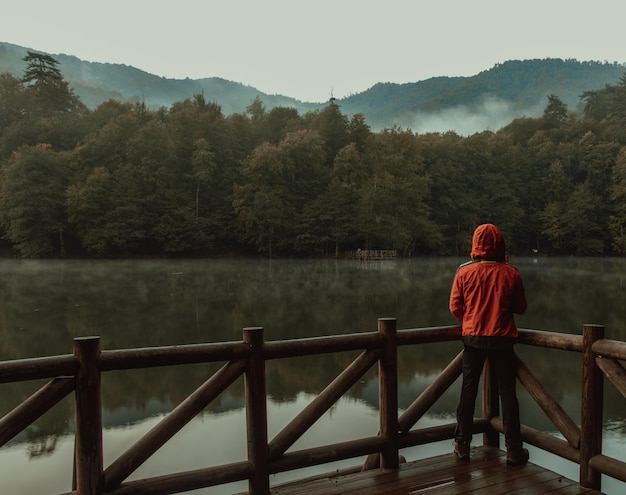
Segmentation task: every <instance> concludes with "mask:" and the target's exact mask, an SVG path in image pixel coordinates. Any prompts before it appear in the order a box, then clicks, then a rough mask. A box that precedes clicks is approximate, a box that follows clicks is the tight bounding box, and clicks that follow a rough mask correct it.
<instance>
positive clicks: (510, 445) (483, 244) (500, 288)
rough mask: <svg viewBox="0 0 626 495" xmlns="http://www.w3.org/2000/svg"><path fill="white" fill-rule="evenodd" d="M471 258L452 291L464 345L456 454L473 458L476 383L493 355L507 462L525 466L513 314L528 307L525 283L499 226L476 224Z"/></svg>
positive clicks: (452, 306)
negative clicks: (511, 261) (510, 260)
mask: <svg viewBox="0 0 626 495" xmlns="http://www.w3.org/2000/svg"><path fill="white" fill-rule="evenodd" d="M470 257H471V261H469V262H468V263H465V264H463V265H461V266H460V267H459V269H458V270H457V273H456V275H455V277H454V283H453V284H452V290H451V292H450V311H451V312H452V314H453V315H454V316H455V318H457V319H458V320H459V321H460V322H461V324H462V329H463V332H462V339H463V346H464V347H463V348H464V351H463V385H462V388H461V397H460V399H459V404H458V407H457V412H456V414H457V427H456V431H455V433H454V440H455V441H454V452H455V454H456V455H457V456H458V457H459V458H460V459H469V454H470V441H471V438H472V425H473V421H474V408H475V403H476V395H477V392H478V384H479V381H480V376H481V373H482V369H483V365H484V363H485V359H489V362H490V363H491V366H492V369H493V370H494V373H495V375H496V379H497V382H498V391H499V394H500V400H501V405H502V422H503V424H504V437H505V443H506V448H507V462H508V463H509V464H523V463H525V462H526V461H528V450H527V449H525V448H523V447H522V435H521V432H520V419H519V403H518V401H517V394H516V390H515V385H516V381H515V380H516V370H515V355H514V352H513V346H514V345H515V342H516V340H517V327H516V325H515V319H514V316H513V315H514V314H522V313H524V311H526V305H527V303H526V293H525V291H524V284H523V282H522V277H521V275H520V273H519V272H518V271H517V268H515V267H514V266H512V265H509V264H508V263H507V262H506V246H505V242H504V238H503V237H502V233H501V232H500V230H499V229H498V228H497V227H496V226H495V225H492V224H483V225H480V226H478V227H477V228H476V230H475V231H474V235H473V238H472V251H471V253H470Z"/></svg>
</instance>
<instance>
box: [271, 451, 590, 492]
mask: <svg viewBox="0 0 626 495" xmlns="http://www.w3.org/2000/svg"><path fill="white" fill-rule="evenodd" d="M471 452H472V453H471V460H470V461H469V462H467V461H460V460H458V459H457V458H456V457H455V456H454V454H446V455H442V456H437V457H432V458H428V459H421V460H418V461H412V462H407V463H403V464H402V465H401V466H400V469H399V470H397V471H396V470H381V469H375V470H371V471H365V472H356V473H351V474H337V475H330V476H325V477H324V476H317V477H315V478H309V479H306V480H300V481H298V482H291V483H286V484H283V485H279V486H275V487H273V488H272V490H271V493H272V494H274V495H339V494H341V495H350V494H354V495H356V494H358V495H374V494H376V495H379V494H385V495H398V494H407V495H408V494H410V495H421V494H424V495H459V494H470V493H471V494H480V495H499V494H524V495H539V494H547V493H549V494H551V495H576V494H588V495H600V492H598V491H594V490H589V489H585V488H582V487H580V486H579V484H578V482H577V481H572V480H570V479H567V478H565V477H563V476H561V475H559V474H556V473H554V472H552V471H550V470H548V469H546V468H543V467H540V466H537V465H535V464H533V463H532V462H530V463H528V464H526V465H525V466H507V464H506V455H505V453H504V452H503V451H501V450H499V449H495V448H492V447H477V448H474V449H472V451H471Z"/></svg>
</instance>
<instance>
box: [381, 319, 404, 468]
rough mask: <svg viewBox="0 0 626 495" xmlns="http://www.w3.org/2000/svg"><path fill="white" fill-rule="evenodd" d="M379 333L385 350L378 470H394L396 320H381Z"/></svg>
mask: <svg viewBox="0 0 626 495" xmlns="http://www.w3.org/2000/svg"><path fill="white" fill-rule="evenodd" d="M378 331H379V332H380V333H381V334H382V335H384V336H385V348H384V351H383V354H382V356H381V358H380V360H379V361H378V377H379V378H378V380H379V384H378V393H379V408H380V435H381V436H382V437H383V438H384V439H385V448H384V450H383V451H382V452H381V453H380V467H381V468H392V469H397V468H398V466H399V459H398V452H399V448H398V338H397V322H396V319H395V318H380V319H379V320H378Z"/></svg>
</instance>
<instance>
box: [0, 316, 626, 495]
mask: <svg viewBox="0 0 626 495" xmlns="http://www.w3.org/2000/svg"><path fill="white" fill-rule="evenodd" d="M263 333H264V331H263V328H261V327H251V328H245V329H244V330H243V340H242V341H241V342H227V343H214V344H197V345H181V346H174V347H153V348H143V349H127V350H108V351H107V350H101V349H100V340H99V338H98V337H86V338H77V339H74V354H73V355H65V356H56V357H44V358H34V359H23V360H15V361H7V362H3V363H0V383H9V382H18V381H27V380H37V379H51V380H50V381H49V382H48V383H47V384H46V385H44V386H43V387H42V388H41V389H39V390H38V391H37V392H36V393H34V394H33V395H32V396H31V397H29V398H28V399H26V400H25V401H24V402H23V403H21V404H20V405H18V406H17V407H16V408H15V409H14V410H13V411H11V412H9V413H8V414H6V415H5V416H4V417H3V418H1V419H0V447H1V446H2V445H5V444H6V443H7V442H8V441H10V440H11V439H12V438H14V437H15V436H17V435H18V434H19V433H20V432H21V431H23V430H24V429H25V428H27V427H28V426H29V425H31V424H32V423H33V422H34V421H36V420H37V419H38V418H39V417H40V416H41V415H43V414H44V413H45V412H47V411H48V410H50V409H51V408H53V407H54V406H55V405H56V404H58V403H59V402H60V401H61V400H62V399H63V398H65V397H66V396H68V395H70V394H71V393H72V392H73V393H74V397H75V415H76V425H75V429H76V430H75V458H74V478H73V491H71V492H68V495H69V494H79V495H101V494H114V495H123V494H133V495H141V494H151V495H155V494H170V493H181V492H184V491H189V490H194V489H199V488H203V487H208V486H216V485H222V484H226V483H230V482H235V481H244V480H248V486H249V493H250V494H253V495H260V494H268V493H269V491H270V484H269V479H270V475H271V474H274V473H279V472H285V471H289V470H293V469H298V468H302V467H308V466H312V465H320V464H326V463H330V462H334V461H339V460H343V459H350V458H356V457H362V456H367V457H366V461H365V465H364V466H363V469H370V468H374V467H377V466H382V467H385V468H397V467H398V465H399V458H400V457H399V453H400V450H401V449H403V448H407V447H411V446H416V445H423V444H427V443H432V442H437V441H441V440H446V439H451V438H452V437H453V434H454V427H455V425H454V424H448V425H441V426H436V427H429V428H419V429H413V428H414V426H415V424H416V423H417V421H418V420H419V419H420V418H421V417H422V416H423V415H424V414H425V413H426V412H427V411H428V410H429V409H430V407H431V406H432V405H433V404H434V403H435V401H436V400H437V399H438V398H439V397H441V395H442V394H443V393H444V392H445V391H446V390H447V388H448V387H449V386H450V385H451V384H452V383H453V382H454V381H455V380H457V378H458V377H459V376H460V374H461V362H462V352H461V353H459V354H458V355H457V356H456V357H455V358H454V359H453V360H452V362H451V363H450V364H449V365H448V366H447V367H446V368H445V369H444V370H443V371H442V372H441V374H440V375H439V376H438V377H437V378H436V379H435V380H434V381H433V382H432V383H431V384H430V385H429V386H428V387H427V388H426V389H425V390H424V391H423V392H422V393H421V394H420V395H419V397H417V398H416V399H415V401H414V402H413V403H412V404H411V405H410V406H409V407H408V408H407V409H406V410H405V411H404V412H403V413H402V414H400V415H398V375H397V350H398V349H397V348H398V346H408V345H419V344H425V343H435V342H444V341H451V340H457V339H459V337H460V328H459V327H433V328H420V329H408V330H400V331H397V329H396V320H395V319H393V318H384V319H380V320H379V321H378V332H372V333H361V334H350V335H340V336H329V337H319V338H307V339H298V340H287V341H273V342H265V341H264V338H263ZM520 343H521V344H524V345H529V346H539V347H547V348H554V349H560V350H564V351H573V352H579V353H581V354H582V367H583V379H582V405H581V424H580V426H579V425H577V424H576V423H575V422H574V421H573V420H572V419H571V418H570V417H569V416H568V415H567V414H566V413H565V412H564V410H563V409H562V408H561V407H560V405H559V404H558V403H557V402H556V401H555V400H554V399H553V398H552V397H551V395H550V394H549V392H548V391H547V390H546V389H545V388H544V387H543V386H542V384H541V383H540V382H539V380H538V379H537V378H536V377H535V376H534V375H533V374H532V372H531V370H529V369H528V368H527V367H526V366H525V365H524V363H523V362H522V361H521V360H518V378H519V381H520V382H521V383H522V385H523V386H524V387H525V388H526V389H527V390H528V392H529V395H530V396H531V397H532V398H533V399H534V400H535V401H536V402H537V404H539V406H540V407H541V408H542V409H543V411H544V412H545V413H546V415H547V416H548V417H549V418H550V420H551V421H552V422H553V423H554V425H555V427H556V428H557V429H558V431H559V432H560V433H561V434H562V435H563V437H564V440H562V439H560V438H557V437H555V436H553V435H549V434H547V433H544V432H541V431H537V430H534V429H532V428H530V427H528V426H523V427H522V434H523V437H524V441H525V442H527V443H529V444H531V445H534V446H536V447H538V448H540V449H544V450H546V451H548V452H551V453H553V454H556V455H557V456H560V457H563V458H565V459H568V460H570V461H573V462H575V463H578V464H579V465H580V484H581V485H582V486H584V487H588V488H593V489H598V490H599V489H600V476H601V475H602V474H604V475H607V476H610V477H613V478H616V479H619V480H621V481H626V463H624V462H623V461H622V460H618V459H615V458H611V457H608V456H606V455H603V453H602V402H603V377H604V376H606V377H607V378H608V379H609V381H610V382H611V383H613V384H614V385H615V386H616V387H617V389H618V390H619V391H620V392H621V393H622V395H624V396H625V397H626V372H625V371H624V368H623V367H622V365H621V364H620V362H619V361H620V360H626V343H624V342H618V341H613V340H606V339H604V328H603V327H601V326H596V325H585V326H584V327H583V333H582V335H569V334H559V333H551V332H543V331H536V330H520ZM345 351H360V354H359V355H358V357H357V358H356V359H355V360H354V361H353V362H352V363H351V364H350V365H349V366H348V367H347V368H346V369H345V370H344V371H343V372H342V373H341V374H340V375H339V376H337V377H336V378H335V379H334V380H333V381H332V383H330V384H329V385H328V386H327V387H326V388H325V389H324V390H323V391H322V392H321V393H320V394H319V395H318V396H317V397H316V398H315V399H314V400H312V401H311V402H310V403H309V404H308V405H307V406H306V407H305V408H304V409H303V410H302V411H301V412H300V413H299V414H298V415H297V416H296V417H295V418H294V419H293V420H292V421H291V422H290V423H289V424H288V425H287V426H286V427H285V428H284V429H283V430H282V431H280V432H279V433H278V434H277V435H276V436H275V437H274V438H273V439H272V440H271V441H269V440H268V434H267V410H266V401H267V394H266V383H265V364H266V361H268V360H271V359H281V358H288V357H298V356H310V355H315V354H326V353H336V352H345ZM207 362H225V364H224V365H223V366H222V367H221V368H220V369H219V370H218V371H217V372H216V373H215V374H213V375H212V376H211V377H210V378H209V379H208V380H207V381H206V382H205V383H203V384H202V385H201V386H200V387H199V388H198V389H196V390H195V391H194V392H193V393H192V394H191V395H189V396H188V397H187V398H186V399H185V400H184V401H183V402H181V403H180V404H179V405H178V406H177V407H176V408H175V409H174V410H172V411H171V412H170V413H169V414H168V415H166V416H165V417H164V418H163V419H162V420H161V421H160V423H158V424H157V425H156V426H154V427H153V429H152V430H150V431H149V432H148V433H146V434H145V435H144V436H143V437H142V438H141V439H139V440H138V441H137V442H136V443H135V444H134V445H132V446H131V447H130V448H129V449H128V450H127V451H126V452H124V453H123V454H122V455H120V456H119V457H118V458H117V459H115V460H114V461H113V462H112V463H111V464H110V465H109V466H107V467H106V468H104V466H103V447H102V444H103V442H102V435H103V425H102V406H101V390H100V379H101V374H102V373H105V372H108V371H112V370H124V369H133V368H151V367H162V366H173V365H184V364H191V363H207ZM375 365H377V366H378V376H379V398H380V405H379V411H380V412H379V423H380V430H379V432H378V434H376V435H373V436H371V437H366V438H360V439H357V440H352V441H347V442H342V443H336V444H333V445H326V446H322V447H315V448H309V449H304V450H300V451H289V449H290V448H291V447H292V446H293V445H294V443H295V442H296V441H297V440H298V439H299V438H300V437H301V436H302V435H303V433H305V432H306V431H307V430H308V429H309V428H310V427H311V426H312V425H313V424H314V423H315V422H316V421H317V420H318V419H319V418H320V417H321V416H322V415H323V414H324V413H325V412H326V411H328V410H329V409H330V408H331V407H332V405H333V404H334V403H335V402H337V401H338V400H339V399H340V398H341V397H342V396H343V395H344V394H345V393H346V392H347V391H348V390H349V389H350V387H351V386H352V385H354V384H355V383H356V382H357V381H359V379H360V378H361V377H362V376H363V375H364V374H365V373H366V372H367V371H368V370H369V369H370V368H372V367H373V366H375ZM242 375H243V376H244V379H245V396H246V418H247V422H246V426H247V441H248V452H247V459H244V460H241V461H240V462H235V463H232V464H227V465H220V466H212V467H206V468H203V469H197V470H193V471H186V472H181V473H174V474H169V475H163V476H158V477H152V478H148V479H143V480H137V481H127V480H128V478H129V476H130V475H131V474H132V473H133V472H134V471H135V470H136V469H137V468H138V467H139V466H141V465H142V464H143V463H144V462H145V461H146V460H147V459H148V458H149V457H150V456H151V455H152V454H154V453H155V452H156V451H157V450H158V449H159V448H160V447H161V446H163V445H164V444H165V443H166V442H167V441H168V440H169V439H170V438H171V437H172V436H173V435H174V434H175V433H176V432H178V431H179V430H180V429H181V428H182V427H183V426H184V425H185V424H187V423H188V422H189V421H191V420H192V419H193V418H194V416H196V415H197V414H199V413H200V412H201V411H202V410H203V409H204V408H205V407H207V406H208V405H209V404H210V403H211V402H212V401H213V400H214V399H216V398H217V397H218V396H219V395H220V394H221V393H222V392H223V391H224V390H226V389H227V388H228V387H229V386H230V385H231V384H232V383H233V382H234V381H235V380H237V378H239V377H240V376H242ZM483 383H484V390H483V415H482V418H480V419H475V420H474V433H482V434H483V443H485V444H486V445H492V446H499V438H500V436H499V433H501V432H502V431H503V429H502V420H501V418H500V417H499V412H498V411H499V404H498V397H497V393H496V388H495V382H494V377H493V376H492V374H491V373H490V370H489V366H488V363H487V364H486V366H485V374H484V380H483Z"/></svg>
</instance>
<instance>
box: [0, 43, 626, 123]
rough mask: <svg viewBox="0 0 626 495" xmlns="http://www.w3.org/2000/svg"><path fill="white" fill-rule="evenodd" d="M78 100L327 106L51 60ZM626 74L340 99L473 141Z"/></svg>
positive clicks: (617, 69)
mask: <svg viewBox="0 0 626 495" xmlns="http://www.w3.org/2000/svg"><path fill="white" fill-rule="evenodd" d="M27 50H31V51H39V50H34V49H27V48H25V47H21V46H17V45H12V44H10V43H3V42H0V73H2V72H9V73H11V74H13V75H14V76H15V77H21V75H22V73H23V70H24V68H25V63H24V62H23V61H22V58H23V57H24V56H25V55H26V52H27ZM50 55H52V56H53V57H55V58H56V59H57V60H58V61H59V63H60V69H61V71H62V73H63V75H64V77H65V79H66V80H67V81H68V83H69V84H70V86H71V87H72V88H74V91H75V93H76V94H77V95H78V96H79V97H80V98H81V100H82V101H83V102H84V103H85V104H86V105H87V106H88V107H90V108H95V107H96V106H98V105H99V104H100V103H102V102H104V101H107V100H109V99H116V100H122V101H130V102H142V101H143V102H144V103H145V104H146V105H148V106H149V107H150V108H158V107H161V106H163V107H169V106H170V105H171V104H173V103H175V102H177V101H183V100H185V99H187V98H191V97H193V95H194V94H203V95H204V97H205V99H206V100H207V101H211V102H216V103H218V104H219V105H220V106H221V107H222V110H223V112H224V113H225V114H226V115H229V114H232V113H243V112H245V109H246V107H247V106H248V105H249V104H250V102H251V101H252V100H253V99H254V98H255V97H257V96H258V97H260V98H261V100H262V101H263V103H264V104H265V106H266V108H267V109H268V110H269V109H271V108H274V107H276V106H285V107H294V108H296V109H298V111H299V112H301V113H304V112H308V111H311V110H316V109H319V108H322V107H323V106H325V105H326V104H327V102H320V103H307V102H302V101H299V100H297V99H295V98H291V97H288V96H283V95H268V94H266V93H263V92H262V91H259V90H257V89H256V88H254V87H252V86H246V85H244V84H241V83H238V82H234V81H228V80H226V79H223V78H220V77H209V78H203V79H189V78H186V79H168V78H164V77H160V76H156V75H153V74H149V73H147V72H145V71H142V70H140V69H137V68H134V67H131V66H127V65H122V64H109V63H99V62H86V61H83V60H80V59H78V58H77V57H74V56H71V55H64V54H50ZM625 71H626V66H625V65H624V64H618V63H606V62H602V63H601V62H579V61H576V60H562V59H541V60H539V59H535V60H523V61H519V60H516V61H507V62H504V63H501V64H497V65H496V66H494V67H492V68H491V69H488V70H484V71H482V72H480V73H479V74H477V75H475V76H470V77H444V76H441V77H434V78H430V79H427V80H424V81H419V82H414V83H404V84H398V83H388V82H387V83H383V82H381V83H378V84H376V85H374V86H372V87H371V88H370V89H368V90H366V91H363V92H361V93H358V94H354V95H350V96H348V97H346V98H343V99H338V100H337V103H338V104H339V105H340V106H341V109H342V112H344V113H345V114H346V115H349V116H351V115H353V114H355V113H362V114H363V115H364V116H365V118H366V122H367V123H368V124H369V125H370V126H371V127H372V129H373V130H381V129H383V128H385V127H392V126H394V125H397V126H400V127H405V128H410V129H412V130H414V131H415V132H443V131H447V130H455V131H457V132H459V133H461V134H471V133H473V132H477V131H480V130H485V129H489V130H497V129H499V128H500V127H502V126H504V125H506V124H507V123H509V122H510V121H511V120H513V119H514V118H516V117H521V116H529V117H532V116H537V115H540V114H541V112H542V110H543V108H544V107H545V105H546V103H547V95H549V94H555V95H557V96H558V97H559V98H561V100H562V101H563V102H564V103H566V104H567V105H568V107H569V108H570V109H572V110H574V109H576V107H577V106H578V105H579V103H580V95H581V94H582V93H583V92H584V91H589V90H594V89H600V88H604V87H605V86H606V85H607V84H615V83H617V82H618V81H619V80H620V78H621V77H622V76H623V75H624V73H625Z"/></svg>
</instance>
